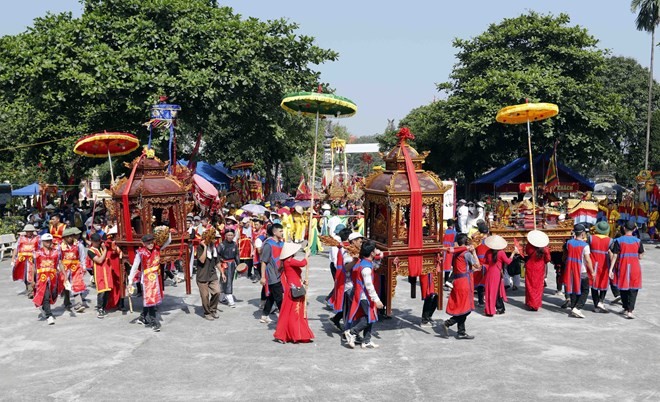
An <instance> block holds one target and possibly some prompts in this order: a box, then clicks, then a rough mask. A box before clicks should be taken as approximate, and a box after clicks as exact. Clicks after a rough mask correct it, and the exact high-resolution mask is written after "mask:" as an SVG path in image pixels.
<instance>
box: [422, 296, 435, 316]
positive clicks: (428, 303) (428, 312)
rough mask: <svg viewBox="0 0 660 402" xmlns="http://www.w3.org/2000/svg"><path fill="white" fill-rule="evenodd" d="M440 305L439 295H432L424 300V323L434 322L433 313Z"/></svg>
mask: <svg viewBox="0 0 660 402" xmlns="http://www.w3.org/2000/svg"><path fill="white" fill-rule="evenodd" d="M437 304H438V295H437V294H435V293H434V294H432V295H429V296H427V297H426V299H424V305H423V306H422V322H429V321H432V317H433V313H434V312H435V310H436V306H437Z"/></svg>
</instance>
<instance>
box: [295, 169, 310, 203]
mask: <svg viewBox="0 0 660 402" xmlns="http://www.w3.org/2000/svg"><path fill="white" fill-rule="evenodd" d="M309 193H310V191H309V187H307V183H306V182H305V175H304V174H301V175H300V184H298V189H297V190H296V199H302V198H301V197H304V196H305V195H308V194H309Z"/></svg>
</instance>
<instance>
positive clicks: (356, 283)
mask: <svg viewBox="0 0 660 402" xmlns="http://www.w3.org/2000/svg"><path fill="white" fill-rule="evenodd" d="M365 268H371V281H372V283H373V281H374V276H375V272H374V271H375V270H374V266H373V263H372V262H371V261H369V260H360V261H359V262H358V263H357V264H355V266H354V267H353V270H352V271H351V280H352V281H353V300H352V302H351V311H350V313H349V314H348V323H349V324H352V323H354V322H356V321H358V320H359V319H360V318H361V317H363V316H365V315H366V316H367V320H368V322H370V323H373V322H376V321H378V311H377V309H376V303H375V302H374V301H373V300H371V298H370V297H369V294H368V293H367V289H366V287H365V286H364V277H363V276H362V275H363V274H362V271H363V269H365ZM374 287H375V285H374ZM376 289H378V288H376ZM362 296H365V297H366V298H367V301H368V302H369V309H368V311H366V312H365V311H364V310H363V309H362V304H361V303H360V300H361V299H362Z"/></svg>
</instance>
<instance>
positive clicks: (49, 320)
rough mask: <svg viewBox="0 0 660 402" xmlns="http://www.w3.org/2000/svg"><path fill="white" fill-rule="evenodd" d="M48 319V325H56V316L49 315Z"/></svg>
mask: <svg viewBox="0 0 660 402" xmlns="http://www.w3.org/2000/svg"><path fill="white" fill-rule="evenodd" d="M47 321H48V325H55V317H53V316H52V315H51V316H50V317H48V320H47Z"/></svg>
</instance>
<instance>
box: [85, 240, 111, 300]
mask: <svg viewBox="0 0 660 402" xmlns="http://www.w3.org/2000/svg"><path fill="white" fill-rule="evenodd" d="M89 251H91V252H92V253H94V255H95V256H97V257H100V256H101V254H102V253H101V250H99V249H98V248H96V247H90V248H89ZM108 254H109V253H108ZM108 254H106V256H105V257H106V258H105V260H104V261H103V263H102V264H98V263H96V262H93V269H94V283H95V284H96V291H97V292H98V293H101V292H107V291H109V290H111V289H112V269H111V268H110V259H109V258H108Z"/></svg>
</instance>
